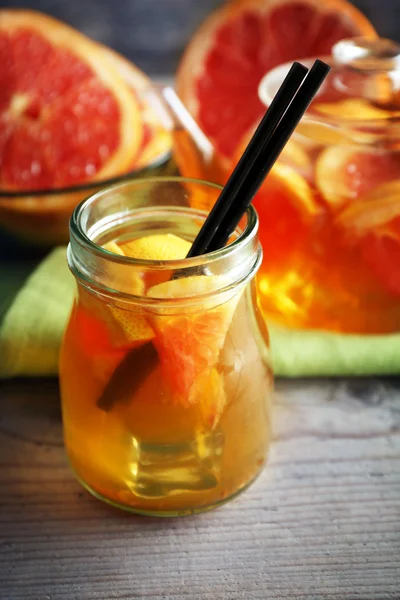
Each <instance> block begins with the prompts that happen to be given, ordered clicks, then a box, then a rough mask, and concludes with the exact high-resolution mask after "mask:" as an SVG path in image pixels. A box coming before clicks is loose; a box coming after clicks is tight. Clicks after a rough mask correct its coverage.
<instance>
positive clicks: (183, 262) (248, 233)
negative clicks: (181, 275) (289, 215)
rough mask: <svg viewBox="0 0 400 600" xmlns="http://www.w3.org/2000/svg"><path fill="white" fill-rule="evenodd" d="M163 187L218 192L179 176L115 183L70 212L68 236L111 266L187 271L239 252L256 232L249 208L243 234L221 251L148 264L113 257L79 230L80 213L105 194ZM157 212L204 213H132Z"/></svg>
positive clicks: (167, 209)
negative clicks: (180, 185)
mask: <svg viewBox="0 0 400 600" xmlns="http://www.w3.org/2000/svg"><path fill="white" fill-rule="evenodd" d="M158 182H159V183H167V182H176V183H189V184H199V185H205V186H207V187H210V188H213V189H215V190H222V186H221V185H218V184H216V183H212V182H209V181H204V180H201V179H194V178H190V177H180V176H168V177H146V178H143V179H136V178H135V179H132V180H128V181H125V182H123V183H121V182H120V183H116V184H114V185H112V186H109V187H106V188H103V189H102V190H100V191H97V192H96V193H94V194H92V195H91V196H89V197H87V198H85V199H84V200H82V201H81V202H80V203H79V204H78V205H77V206H76V207H75V209H74V211H73V213H72V216H71V219H70V234H71V236H73V237H74V238H76V239H77V240H78V241H79V242H80V243H81V244H84V245H85V246H86V248H87V249H88V250H89V251H90V252H91V253H93V254H95V255H97V256H99V257H100V258H103V259H107V260H110V261H112V262H115V263H118V264H121V265H122V264H125V265H136V266H140V267H143V268H146V269H152V268H157V269H160V268H161V269H164V270H171V269H191V268H193V267H198V266H199V265H201V264H204V263H205V262H206V263H207V264H210V263H212V262H214V261H216V260H220V259H222V258H225V257H227V256H229V255H230V254H232V252H237V251H240V249H241V248H242V247H243V246H244V245H246V244H247V243H249V242H250V241H251V240H252V239H253V238H254V237H255V236H256V234H257V231H258V215H257V211H256V209H255V208H254V206H252V205H251V204H250V205H249V207H248V208H247V209H246V212H245V215H246V216H247V223H246V226H245V227H244V229H243V231H241V232H240V233H239V234H238V236H237V238H236V239H235V240H233V241H232V242H230V243H228V244H226V245H225V246H223V247H222V248H219V249H217V250H213V251H212V252H207V253H206V254H202V255H200V256H195V257H192V258H184V259H175V260H150V259H143V258H142V259H139V258H132V257H130V256H123V255H119V254H115V253H113V252H110V251H109V250H106V249H105V248H103V247H102V246H100V245H98V244H96V242H94V241H93V240H92V239H91V238H90V237H89V235H88V234H87V233H86V232H85V231H84V230H83V227H82V223H81V221H82V217H83V211H84V210H85V209H87V208H88V207H90V205H91V204H93V203H94V202H95V201H96V200H98V199H100V198H101V197H102V196H104V195H105V194H109V193H110V192H111V193H112V192H113V190H114V191H116V190H118V191H121V190H123V189H124V188H126V187H129V186H132V185H133V186H136V185H138V186H139V185H143V184H146V183H155V184H156V183H158ZM154 208H157V210H159V211H160V212H164V213H170V214H171V213H173V212H179V213H181V214H183V213H184V212H188V214H190V216H191V217H196V216H197V217H199V218H204V217H205V216H207V214H208V213H207V212H206V211H202V210H199V209H195V208H191V207H178V206H159V207H151V206H149V207H147V208H143V209H141V208H138V209H136V212H137V213H139V212H140V211H141V214H144V213H145V212H146V211H151V210H154Z"/></svg>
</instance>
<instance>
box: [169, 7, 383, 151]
mask: <svg viewBox="0 0 400 600" xmlns="http://www.w3.org/2000/svg"><path fill="white" fill-rule="evenodd" d="M357 35H369V36H374V35H375V31H374V29H373V27H372V25H371V24H370V23H369V22H368V20H367V19H366V18H365V17H364V16H363V15H362V14H361V13H360V12H359V11H358V10H357V9H356V8H354V7H353V6H352V5H350V4H349V3H348V2H346V1H345V0H326V1H325V2H321V1H320V0H236V1H233V2H230V3H228V4H227V5H226V6H224V7H222V8H221V9H219V10H217V11H215V12H214V13H213V14H212V15H211V16H210V17H209V18H208V19H207V20H206V21H205V22H204V24H203V25H202V26H201V27H200V29H199V31H198V32H197V34H196V35H195V36H194V38H193V39H192V41H191V43H190V44H189V46H188V48H187V50H186V52H185V54H184V56H183V59H182V62H181V64H180V67H179V70H178V74H177V89H178V93H179V95H180V97H181V98H182V100H183V102H184V103H185V104H186V106H187V107H188V108H189V110H190V111H191V113H192V114H193V116H194V117H195V118H196V120H197V122H198V123H199V125H200V127H201V128H202V129H203V131H204V132H205V134H206V135H207V136H208V137H209V138H210V140H211V141H212V142H213V143H214V145H215V147H216V149H217V150H218V151H219V152H220V153H221V154H222V155H223V156H225V157H226V156H228V157H230V156H232V154H233V151H234V149H235V142H236V141H237V140H238V139H241V138H242V136H243V134H244V133H245V131H246V130H248V129H249V127H250V126H251V125H252V124H253V123H254V122H256V121H257V120H259V118H260V117H261V115H262V114H263V112H264V110H265V107H264V106H263V105H262V104H261V102H260V101H259V99H258V91H257V90H258V84H259V82H260V80H261V78H262V77H263V76H264V75H265V73H267V72H268V71H269V70H270V69H272V68H273V67H275V66H277V65H279V64H282V63H285V62H288V61H291V60H295V59H302V58H309V57H314V56H323V55H326V54H330V51H331V48H332V46H333V45H334V44H335V42H337V41H338V40H340V39H343V38H346V37H353V36H357Z"/></svg>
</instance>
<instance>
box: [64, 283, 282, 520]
mask: <svg viewBox="0 0 400 600" xmlns="http://www.w3.org/2000/svg"><path fill="white" fill-rule="evenodd" d="M254 291H255V288H254V285H253V284H252V288H251V289H250V288H249V289H248V291H246V292H245V295H243V296H242V297H241V299H240V301H239V302H238V304H237V307H236V309H235V312H234V314H233V318H232V320H231V323H230V326H229V329H228V331H227V333H226V336H225V340H224V343H223V347H222V348H221V350H220V352H219V355H218V359H217V362H216V364H214V365H213V366H212V368H211V371H208V375H207V377H206V378H205V379H204V381H199V386H198V389H199V390H200V392H199V394H197V396H195V398H194V400H193V398H192V401H190V402H188V401H185V399H183V401H182V397H179V399H178V400H177V396H176V395H174V393H173V392H171V386H170V382H169V380H168V373H167V374H166V373H165V370H164V368H163V365H162V364H160V362H159V361H157V360H156V361H155V362H154V361H153V362H152V364H151V365H149V364H148V362H149V360H150V359H146V355H144V358H143V357H142V358H141V357H140V354H139V355H138V356H139V358H137V360H135V362H134V364H133V365H132V368H131V375H130V376H128V380H127V379H126V376H125V378H124V377H121V378H120V379H119V380H118V378H117V379H116V380H115V381H114V380H112V379H111V378H112V376H113V373H114V372H115V369H116V368H117V366H118V365H119V364H121V361H123V359H124V358H125V357H126V356H127V354H128V353H129V352H130V351H131V350H132V348H131V347H129V344H128V345H124V344H123V342H122V340H123V336H122V337H118V335H116V334H115V332H113V331H112V329H110V323H111V320H110V306H109V305H107V304H105V303H104V301H103V300H101V299H99V298H95V297H93V296H91V295H90V294H89V293H88V292H87V291H85V290H84V289H82V288H80V289H79V295H78V298H77V301H76V303H75V306H74V309H73V312H72V315H71V318H70V321H69V325H68V327H67V330H66V333H65V338H64V343H63V346H62V352H61V363H60V378H61V391H62V406H63V421H64V431H65V445H66V449H67V453H68V457H69V460H70V463H71V466H72V468H73V470H74V471H75V473H76V474H77V476H78V478H79V479H80V481H81V482H82V483H83V485H84V486H85V487H86V488H87V489H89V490H90V491H91V492H92V493H94V494H95V495H97V496H98V497H100V498H102V499H104V500H106V501H108V502H110V503H112V504H114V505H116V506H119V507H122V508H125V509H128V510H132V511H134V512H142V513H145V514H155V515H167V516H168V515H177V514H188V513H192V512H197V511H201V510H205V509H208V508H212V507H213V506H216V505H218V504H220V503H222V502H224V501H226V500H227V499H228V498H229V497H231V496H233V495H235V494H236V493H238V492H239V491H240V490H242V489H243V488H245V487H246V486H247V485H248V484H249V483H250V482H251V481H252V480H253V479H254V478H255V477H256V475H257V474H258V473H259V471H260V469H261V467H262V465H263V464H264V462H265V460H266V456H267V451H268V446H269V439H270V427H269V425H270V424H269V395H270V389H271V372H270V369H269V367H268V366H267V363H266V356H265V350H266V348H267V346H266V342H267V334H266V331H265V327H264V324H263V321H262V318H261V316H260V312H259V309H258V307H257V305H253V302H254V300H255V298H254ZM117 310H120V309H117ZM121 310H122V309H121ZM136 310H137V309H136ZM132 316H133V318H134V317H135V315H132V314H131V315H130V317H132ZM189 318H192V316H189ZM255 336H256V337H255ZM260 336H263V339H261V337H260ZM258 344H260V345H261V347H263V348H264V353H263V354H260V350H259V345H258ZM152 360H153V359H152ZM164 367H165V365H164ZM187 368H188V369H190V368H191V365H190V364H188V367H187ZM138 373H140V374H143V373H145V374H146V375H145V377H142V376H141V377H140V381H139V380H138V377H137V374H138ZM210 373H211V375H210ZM166 375H167V377H166ZM184 380H185V379H184V377H183V376H182V381H184ZM110 381H111V388H110ZM178 383H179V382H178ZM107 386H108V387H107ZM106 387H107V389H108V397H110V395H111V398H112V403H111V406H107V407H106V409H105V408H104V407H102V406H101V401H100V399H101V397H102V396H103V394H104V390H105V388H106ZM221 394H222V396H221ZM221 397H222V398H223V399H222V401H221ZM186 400H187V398H186Z"/></svg>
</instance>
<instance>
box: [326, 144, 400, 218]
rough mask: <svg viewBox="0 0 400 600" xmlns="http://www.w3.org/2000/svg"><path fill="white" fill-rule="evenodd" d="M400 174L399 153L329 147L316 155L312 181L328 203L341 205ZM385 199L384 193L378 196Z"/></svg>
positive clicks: (336, 205)
mask: <svg viewBox="0 0 400 600" xmlns="http://www.w3.org/2000/svg"><path fill="white" fill-rule="evenodd" d="M399 173H400V153H398V152H397V153H395V152H385V151H379V150H373V149H371V150H356V149H354V148H351V147H345V146H332V147H331V148H327V149H326V150H324V151H323V152H322V153H321V154H320V156H319V157H318V160H317V163H316V167H315V181H316V185H317V187H318V189H319V190H320V192H321V194H322V196H323V198H324V199H325V200H326V201H327V203H328V205H329V206H331V207H334V208H340V207H342V206H343V205H345V204H346V203H347V202H349V201H350V200H355V199H357V198H361V197H364V196H365V195H366V194H369V193H371V192H372V193H373V190H374V189H375V188H377V190H378V191H377V194H381V191H380V188H379V186H381V185H382V184H385V183H388V185H389V187H390V186H391V185H392V184H393V183H394V182H396V180H398V178H399ZM381 197H382V198H385V196H381Z"/></svg>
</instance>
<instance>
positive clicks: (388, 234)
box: [336, 180, 400, 296]
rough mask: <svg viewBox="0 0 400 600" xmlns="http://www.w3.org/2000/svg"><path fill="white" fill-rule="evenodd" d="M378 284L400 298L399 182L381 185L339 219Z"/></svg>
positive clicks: (343, 213)
mask: <svg viewBox="0 0 400 600" xmlns="http://www.w3.org/2000/svg"><path fill="white" fill-rule="evenodd" d="M336 224H337V225H338V226H339V227H340V228H341V229H342V230H343V231H344V232H345V234H346V235H347V237H348V240H349V243H352V244H358V245H359V246H360V248H361V256H362V258H363V260H364V262H365V264H367V265H368V267H369V268H370V270H371V272H372V273H373V275H374V276H375V277H376V279H377V281H378V282H379V283H380V284H381V285H382V287H383V288H384V289H385V290H386V291H387V292H389V293H391V294H394V295H396V296H400V181H399V180H398V181H392V182H389V183H385V184H383V185H381V186H378V187H377V188H376V189H374V190H373V191H372V192H370V193H369V194H367V195H366V196H364V197H362V198H360V200H358V201H357V202H355V203H354V204H352V205H350V206H349V207H348V208H346V210H344V211H343V212H342V214H341V215H339V217H338V218H337V219H336Z"/></svg>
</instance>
